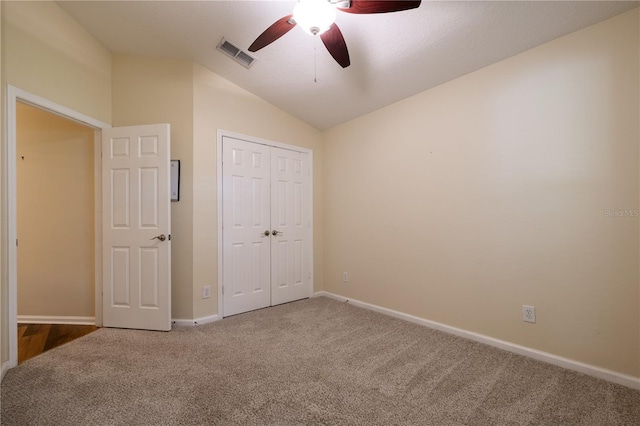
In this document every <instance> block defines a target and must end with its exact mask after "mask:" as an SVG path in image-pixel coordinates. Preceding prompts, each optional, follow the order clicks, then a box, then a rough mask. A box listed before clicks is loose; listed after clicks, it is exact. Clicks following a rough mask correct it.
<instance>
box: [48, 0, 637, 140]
mask: <svg viewBox="0 0 640 426" xmlns="http://www.w3.org/2000/svg"><path fill="white" fill-rule="evenodd" d="M639 3H640V2H631V1H620V2H618V1H581V2H572V1H549V2H547V1H490V2H487V1H425V0H423V2H422V4H421V5H420V7H419V8H417V9H413V10H408V11H403V12H394V13H385V14H375V15H354V14H349V13H344V12H338V17H337V19H336V24H337V25H338V26H339V27H340V29H341V31H342V34H343V35H344V38H345V40H346V43H347V46H348V49H349V54H350V57H351V65H350V66H349V67H347V68H344V69H343V68H342V67H340V65H338V64H337V63H336V62H335V61H334V59H333V58H332V57H331V56H330V55H329V53H328V52H327V50H326V49H325V47H324V45H323V44H322V42H321V41H320V39H319V37H317V36H311V35H308V34H306V33H305V32H303V31H302V30H301V29H300V28H294V29H293V30H292V31H290V32H289V33H287V34H286V35H284V36H283V37H282V38H280V39H279V40H277V41H275V42H274V43H272V44H270V45H268V46H267V47H265V48H263V49H261V50H259V51H257V52H256V53H254V54H252V56H254V57H255V58H256V60H255V62H254V63H253V65H252V66H251V68H250V69H246V68H244V67H242V66H241V65H239V64H237V63H236V62H234V61H233V60H232V59H230V58H229V57H228V56H227V55H225V54H223V53H221V52H220V51H218V50H217V49H216V46H217V45H218V43H219V42H220V40H221V39H222V38H223V37H224V38H225V39H227V40H229V41H231V42H232V43H234V44H235V45H237V46H238V47H240V48H241V49H245V50H246V49H247V48H248V47H249V46H250V45H251V43H252V42H253V40H254V39H255V38H256V37H257V36H258V35H259V34H260V33H262V31H263V30H265V29H266V28H267V27H269V26H270V25H271V24H272V23H274V22H275V21H276V20H278V19H279V18H281V17H283V16H285V15H288V14H290V13H291V11H292V10H293V7H294V6H295V4H296V1H295V0H283V1H266V0H265V1H244V0H235V1H106V2H103V1H61V2H58V4H59V5H60V7H62V8H63V9H64V10H66V11H67V13H69V14H70V15H71V16H72V17H73V18H74V19H75V20H76V21H78V22H79V23H80V24H81V25H82V26H83V27H84V28H85V29H86V30H87V31H89V33H91V34H92V35H93V36H94V37H95V38H97V39H98V40H99V41H101V42H102V43H103V44H104V46H105V47H106V48H107V49H109V50H110V51H111V52H113V53H124V54H135V55H151V56H160V57H173V58H183V59H190V60H193V61H195V62H197V63H199V64H201V65H203V66H205V67H207V68H209V69H211V70H212V71H214V72H215V73H217V74H219V75H221V76H222V77H224V78H226V79H228V80H230V81H231V82H233V83H235V84H237V85H238V86H240V87H243V88H245V89H246V90H248V91H250V92H252V93H254V94H255V95H257V96H259V97H261V98H262V99H264V100H266V101H268V102H269V103H271V104H273V105H275V106H277V107H279V108H281V109H282V110H284V111H287V112H288V113H290V114H291V115H293V116H296V117H298V118H299V119H301V120H303V121H305V122H307V123H309V124H310V125H312V126H314V127H316V128H318V129H321V130H322V129H326V128H330V127H333V126H335V125H337V124H340V123H343V122H345V121H348V120H350V119H353V118H355V117H358V116H360V115H363V114H366V113H367V112H370V111H373V110H376V109H379V108H381V107H383V106H385V105H388V104H391V103H393V102H396V101H399V100H401V99H403V98H406V97H408V96H411V95H414V94H417V93H419V92H422V91H424V90H427V89H429V88H432V87H434V86H437V85H439V84H442V83H444V82H446V81H449V80H452V79H455V78H457V77H460V76H462V75H465V74H468V73H470V72H472V71H475V70H477V69H480V68H482V67H485V66H487V65H490V64H492V63H495V62H498V61H500V60H503V59H505V58H508V57H510V56H513V55H516V54H518V53H520V52H523V51H525V50H527V49H530V48H532V47H535V46H537V45H540V44H542V43H545V42H548V41H550V40H553V39H555V38H558V37H560V36H563V35H566V34H568V33H571V32H574V31H576V30H579V29H581V28H584V27H586V26H589V25H592V24H594V23H597V22H599V21H602V20H605V19H607V18H610V17H612V16H615V15H617V14H620V13H622V12H625V11H627V10H630V9H632V8H634V7H637V6H638V5H639Z"/></svg>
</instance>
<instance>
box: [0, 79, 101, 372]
mask: <svg viewBox="0 0 640 426" xmlns="http://www.w3.org/2000/svg"><path fill="white" fill-rule="evenodd" d="M6 89H7V92H6V93H7V97H6V111H7V112H6V129H7V130H6V132H7V133H6V138H5V140H6V143H5V144H4V146H3V153H4V155H3V157H4V160H3V163H4V164H3V168H4V170H5V173H4V176H3V178H4V181H5V182H6V187H5V188H6V192H5V193H6V202H5V203H3V204H4V205H5V206H6V218H7V224H6V229H7V237H6V239H5V240H4V241H5V242H4V244H6V245H5V246H4V247H3V248H4V249H5V250H6V253H7V276H8V289H7V298H8V300H7V302H8V315H7V316H8V327H9V329H8V333H9V366H8V367H9V368H13V367H15V366H16V365H18V249H17V245H16V242H17V238H18V228H17V205H16V198H17V185H16V184H17V175H16V172H17V166H16V142H17V140H16V136H17V122H16V102H22V103H25V104H28V105H31V106H34V107H36V108H39V109H42V110H45V111H47V112H50V113H52V114H55V115H58V116H61V117H63V118H66V119H68V120H71V121H75V122H77V123H80V124H82V125H85V126H88V127H90V128H92V129H93V130H94V137H93V139H94V142H93V143H94V188H95V190H94V197H95V201H94V205H95V224H94V226H95V242H94V244H95V272H94V275H95V298H96V300H95V318H96V325H97V326H101V325H102V160H101V157H102V155H101V151H102V150H101V143H102V129H107V128H110V127H111V125H110V124H107V123H104V122H102V121H100V120H97V119H95V118H92V117H89V116H87V115H84V114H82V113H79V112H77V111H74V110H72V109H70V108H67V107H65V106H62V105H59V104H57V103H55V102H52V101H49V100H48V99H45V98H42V97H40V96H38V95H35V94H33V93H29V92H27V91H25V90H22V89H19V88H17V87H15V86H12V85H10V84H7V86H6Z"/></svg>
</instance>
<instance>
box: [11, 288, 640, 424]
mask: <svg viewBox="0 0 640 426" xmlns="http://www.w3.org/2000/svg"><path fill="white" fill-rule="evenodd" d="M1 390H2V408H1V412H2V418H1V421H2V425H7V426H8V425H245V426H247V425H635V426H637V425H639V424H640V392H639V391H635V390H632V389H629V388H625V387H623V386H619V385H616V384H612V383H608V382H605V381H602V380H599V379H595V378H592V377H589V376H585V375H582V374H579V373H575V372H572V371H568V370H564V369H561V368H558V367H555V366H552V365H549V364H545V363H542V362H538V361H535V360H532V359H529V358H526V357H522V356H519V355H515V354H512V353H509V352H505V351H502V350H499V349H496V348H493V347H489V346H485V345H482V344H480V343H477V342H473V341H469V340H465V339H462V338H459V337H456V336H452V335H448V334H445V333H442V332H438V331H434V330H430V329H428V328H425V327H421V326H418V325H415V324H412V323H408V322H404V321H401V320H398V319H395V318H391V317H388V316H385V315H382V314H378V313H375V312H371V311H368V310H364V309H361V308H357V307H354V306H352V305H349V304H348V303H340V302H337V301H334V300H331V299H328V298H324V297H320V298H316V299H311V300H304V301H299V302H295V303H290V304H286V305H281V306H277V307H273V308H268V309H263V310H259V311H254V312H250V313H246V314H242V315H237V316H235V317H231V318H226V319H224V320H222V321H218V322H216V323H212V324H207V325H203V326H199V327H191V328H186V327H185V328H175V329H174V330H173V331H171V332H168V333H162V332H149V331H137V330H119V329H105V328H103V329H99V330H98V331H95V332H94V333H91V334H89V335H87V336H84V337H81V338H79V339H77V340H75V341H73V342H71V343H69V344H67V345H64V346H61V347H58V348H56V349H53V350H51V351H49V352H47V353H45V354H42V355H40V356H38V357H35V358H32V359H30V360H27V361H25V362H24V363H22V364H20V365H19V366H18V367H16V368H14V369H11V370H10V371H9V372H7V374H6V376H5V379H4V380H3V382H2V389H1Z"/></svg>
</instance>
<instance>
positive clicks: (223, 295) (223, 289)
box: [222, 286, 224, 296]
mask: <svg viewBox="0 0 640 426" xmlns="http://www.w3.org/2000/svg"><path fill="white" fill-rule="evenodd" d="M222 295H223V296H224V286H222Z"/></svg>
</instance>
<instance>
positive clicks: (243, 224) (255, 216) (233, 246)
mask: <svg viewBox="0 0 640 426" xmlns="http://www.w3.org/2000/svg"><path fill="white" fill-rule="evenodd" d="M222 156H223V176H222V197H223V211H222V224H223V225H222V228H223V230H222V233H223V293H224V294H223V303H224V315H225V316H228V315H234V314H238V313H241V312H246V311H251V310H254V309H259V308H264V307H266V306H269V304H270V301H271V299H270V281H269V268H270V264H269V262H270V247H269V241H270V236H269V235H266V236H265V234H264V233H265V231H269V230H270V226H269V214H270V213H269V202H270V200H269V184H270V181H269V176H270V169H269V160H270V159H269V148H268V147H266V146H264V145H258V144H254V143H250V142H246V141H241V140H238V139H234V138H229V137H224V138H223V148H222Z"/></svg>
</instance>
